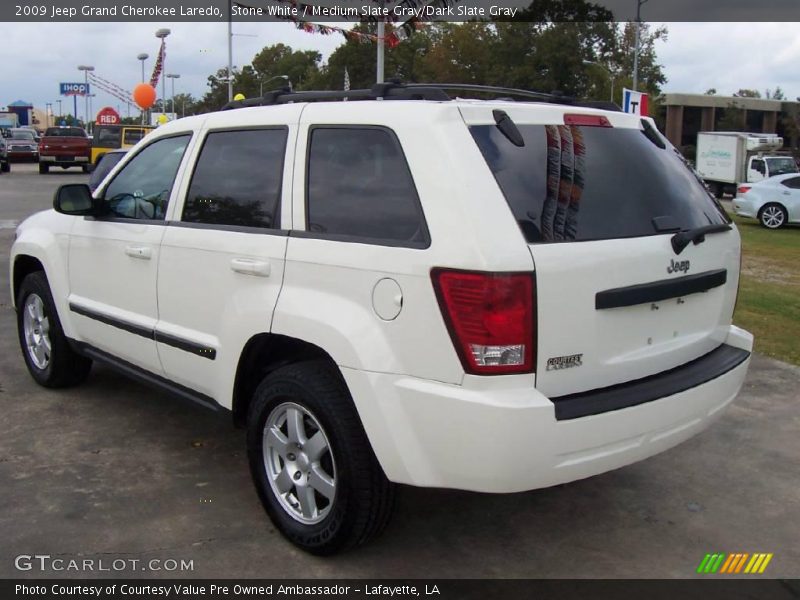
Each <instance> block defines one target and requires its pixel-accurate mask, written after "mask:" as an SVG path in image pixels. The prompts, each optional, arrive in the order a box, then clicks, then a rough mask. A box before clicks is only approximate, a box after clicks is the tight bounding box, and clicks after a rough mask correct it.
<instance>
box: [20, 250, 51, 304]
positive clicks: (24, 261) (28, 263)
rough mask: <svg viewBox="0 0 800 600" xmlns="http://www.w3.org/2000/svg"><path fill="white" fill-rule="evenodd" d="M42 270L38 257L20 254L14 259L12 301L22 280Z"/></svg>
mask: <svg viewBox="0 0 800 600" xmlns="http://www.w3.org/2000/svg"><path fill="white" fill-rule="evenodd" d="M36 271H44V265H42V263H41V262H39V259H37V258H34V257H32V256H27V255H25V254H22V255H20V256H17V257H16V258H15V259H14V279H13V281H14V303H15V304H16V301H17V296H18V295H19V288H20V286H21V285H22V281H23V280H24V279H25V278H26V277H27V276H28V275H30V274H31V273H35V272H36Z"/></svg>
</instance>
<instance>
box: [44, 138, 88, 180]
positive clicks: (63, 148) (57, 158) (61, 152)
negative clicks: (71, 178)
mask: <svg viewBox="0 0 800 600" xmlns="http://www.w3.org/2000/svg"><path fill="white" fill-rule="evenodd" d="M91 149H92V144H91V141H90V140H89V137H88V136H87V135H86V131H85V130H83V129H82V128H80V127H48V128H47V130H45V132H44V137H43V138H42V141H41V143H40V144H39V173H41V174H45V173H47V172H48V171H49V170H50V167H51V166H52V167H61V168H62V169H68V168H70V167H81V168H82V169H83V172H84V173H88V172H89V165H90V160H89V158H90V156H91Z"/></svg>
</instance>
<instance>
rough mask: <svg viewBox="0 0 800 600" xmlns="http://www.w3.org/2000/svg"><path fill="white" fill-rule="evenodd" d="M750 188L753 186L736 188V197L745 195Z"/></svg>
mask: <svg viewBox="0 0 800 600" xmlns="http://www.w3.org/2000/svg"><path fill="white" fill-rule="evenodd" d="M752 187H753V186H750V185H740V186H739V187H738V188H736V194H737V195H738V194H746V193H747V192H749V191H750V188H752Z"/></svg>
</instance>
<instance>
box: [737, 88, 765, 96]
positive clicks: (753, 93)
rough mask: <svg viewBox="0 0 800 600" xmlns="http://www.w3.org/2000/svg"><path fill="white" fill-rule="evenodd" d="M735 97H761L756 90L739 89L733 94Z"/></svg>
mask: <svg viewBox="0 0 800 600" xmlns="http://www.w3.org/2000/svg"><path fill="white" fill-rule="evenodd" d="M734 96H735V97H736V98H761V92H759V91H758V90H749V89H741V90H739V91H738V92H736V93H735V94H734Z"/></svg>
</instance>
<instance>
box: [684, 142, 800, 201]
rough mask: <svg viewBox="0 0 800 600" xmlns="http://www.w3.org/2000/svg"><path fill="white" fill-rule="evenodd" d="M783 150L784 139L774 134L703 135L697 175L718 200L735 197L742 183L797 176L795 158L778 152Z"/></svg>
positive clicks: (700, 143) (699, 148) (699, 149)
mask: <svg viewBox="0 0 800 600" xmlns="http://www.w3.org/2000/svg"><path fill="white" fill-rule="evenodd" d="M782 147H783V138H782V137H779V136H777V135H776V134H774V133H742V132H736V131H715V132H700V133H698V134H697V161H696V162H697V172H698V173H700V176H701V177H702V178H703V180H704V181H705V182H706V183H707V184H708V186H709V188H710V189H711V192H712V193H713V194H714V195H715V196H716V197H717V198H721V197H722V195H723V194H725V193H729V194H732V195H734V196H735V195H736V187H737V185H738V184H739V183H754V182H756V181H761V180H762V179H766V178H767V177H773V176H775V175H783V174H786V173H797V172H798V168H797V164H796V163H795V161H794V158H792V156H791V155H789V154H786V153H780V152H779V150H780V149H781V148H782Z"/></svg>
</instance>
